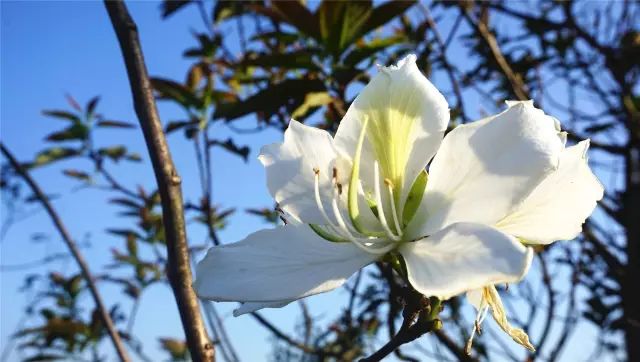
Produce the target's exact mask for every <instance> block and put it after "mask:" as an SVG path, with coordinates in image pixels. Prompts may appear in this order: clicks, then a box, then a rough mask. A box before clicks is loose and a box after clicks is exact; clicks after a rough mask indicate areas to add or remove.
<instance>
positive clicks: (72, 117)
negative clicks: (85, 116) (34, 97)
mask: <svg viewBox="0 0 640 362" xmlns="http://www.w3.org/2000/svg"><path fill="white" fill-rule="evenodd" d="M42 114H44V115H45V116H49V117H53V118H58V119H64V120H67V121H71V122H75V123H80V122H81V121H80V117H78V115H76V114H73V113H71V112H67V111H59V110H44V111H42Z"/></svg>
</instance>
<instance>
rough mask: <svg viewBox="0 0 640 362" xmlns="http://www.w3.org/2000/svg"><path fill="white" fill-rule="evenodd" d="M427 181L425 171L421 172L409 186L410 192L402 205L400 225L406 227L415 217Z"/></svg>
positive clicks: (427, 175)
mask: <svg viewBox="0 0 640 362" xmlns="http://www.w3.org/2000/svg"><path fill="white" fill-rule="evenodd" d="M428 179H429V174H428V173H427V171H425V170H422V172H420V174H418V177H417V178H416V180H415V181H414V182H413V185H411V190H410V191H409V195H407V201H406V202H405V204H404V211H402V225H403V226H405V227H406V226H407V225H409V222H410V221H411V220H412V219H413V217H414V216H415V215H416V211H418V207H419V206H420V202H422V196H424V190H425V189H426V187H427V180H428Z"/></svg>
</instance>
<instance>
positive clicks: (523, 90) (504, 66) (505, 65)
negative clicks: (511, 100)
mask: <svg viewBox="0 0 640 362" xmlns="http://www.w3.org/2000/svg"><path fill="white" fill-rule="evenodd" d="M469 5H470V4H469V3H467V2H465V1H461V2H460V8H461V10H462V13H463V14H464V16H465V17H466V18H467V20H468V21H469V24H470V25H471V26H472V27H473V28H475V30H476V31H477V32H478V34H479V35H480V37H481V38H482V39H483V40H484V42H485V43H486V44H487V46H488V47H489V50H490V51H491V54H492V55H493V58H494V60H495V61H496V63H497V64H498V66H499V67H500V69H501V70H502V73H504V75H505V77H507V80H509V84H511V89H512V90H513V93H514V94H515V96H516V98H518V100H521V101H526V100H529V99H530V97H529V94H528V92H527V87H526V85H525V84H524V82H523V81H522V77H520V75H519V74H517V73H516V72H514V71H513V69H512V68H511V66H510V65H509V62H507V59H506V58H505V57H504V55H503V54H502V50H500V45H498V41H497V40H496V37H495V36H494V35H493V33H491V30H489V27H488V26H487V23H485V22H484V21H483V20H474V19H473V15H472V14H471V6H469Z"/></svg>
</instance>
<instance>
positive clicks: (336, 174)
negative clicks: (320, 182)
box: [333, 167, 338, 180]
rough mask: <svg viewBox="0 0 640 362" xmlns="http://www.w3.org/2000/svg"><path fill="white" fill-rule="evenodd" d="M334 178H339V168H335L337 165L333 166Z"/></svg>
mask: <svg viewBox="0 0 640 362" xmlns="http://www.w3.org/2000/svg"><path fill="white" fill-rule="evenodd" d="M333 178H334V179H335V180H337V179H338V169H337V168H335V167H334V168H333Z"/></svg>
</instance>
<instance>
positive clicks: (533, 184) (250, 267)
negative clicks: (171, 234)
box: [194, 55, 602, 344]
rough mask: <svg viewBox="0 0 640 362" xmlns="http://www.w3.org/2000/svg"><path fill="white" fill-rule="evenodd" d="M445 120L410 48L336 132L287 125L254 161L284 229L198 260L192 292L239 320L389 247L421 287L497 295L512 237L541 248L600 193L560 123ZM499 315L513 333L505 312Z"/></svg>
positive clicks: (442, 293)
mask: <svg viewBox="0 0 640 362" xmlns="http://www.w3.org/2000/svg"><path fill="white" fill-rule="evenodd" d="M448 122H449V109H448V106H447V103H446V101H445V99H444V97H443V96H442V95H441V94H440V93H439V92H438V91H437V90H436V88H435V87H434V86H433V85H432V84H431V83H430V82H429V81H428V80H427V79H426V78H425V77H424V76H423V75H422V74H421V73H420V71H419V70H418V68H417V66H416V64H415V56H413V55H410V56H408V57H406V58H405V59H403V60H402V61H400V62H399V63H398V65H397V66H393V67H380V71H379V73H378V74H377V75H376V76H374V77H373V79H372V80H371V82H370V83H369V84H368V85H367V86H366V87H365V88H364V89H363V90H362V92H361V93H360V94H359V95H358V97H357V98H356V99H355V101H354V102H353V104H352V105H351V107H350V108H349V110H348V111H347V114H346V116H345V117H344V119H343V120H342V121H341V123H340V126H339V128H338V131H337V133H336V135H335V137H331V135H330V134H329V133H327V132H326V131H323V130H319V129H316V128H313V127H309V126H305V125H303V124H301V123H298V122H296V121H293V120H292V121H291V123H290V124H289V128H288V129H287V131H286V132H285V134H284V142H283V143H282V144H272V145H269V146H265V147H264V148H263V149H262V152H261V154H260V157H259V158H260V161H261V162H262V163H263V165H264V166H265V168H266V174H267V186H268V188H269V191H270V193H271V195H272V196H273V197H274V199H275V200H276V201H277V202H278V204H279V206H280V208H281V209H282V210H283V212H284V213H285V214H286V215H287V217H288V219H289V221H290V222H289V224H288V225H285V226H282V227H278V228H276V229H270V230H261V231H258V232H256V233H253V234H251V235H249V236H248V237H247V238H246V239H244V240H242V241H240V242H237V243H234V244H229V245H223V246H218V247H214V248H211V249H210V250H209V252H208V254H207V256H206V257H205V259H204V260H202V261H201V262H200V263H199V264H198V267H197V271H196V281H195V283H194V287H195V289H196V291H197V293H198V295H199V296H200V297H201V298H204V299H209V300H215V301H239V302H243V303H244V304H243V305H242V306H241V307H240V308H239V309H238V310H236V311H235V313H234V314H236V315H239V314H242V313H247V312H251V311H254V310H257V309H260V308H265V307H282V306H284V305H286V304H288V303H289V302H291V301H293V300H297V299H300V298H303V297H306V296H309V295H313V294H318V293H322V292H326V291H329V290H332V289H335V288H337V287H339V286H340V285H342V284H343V283H344V282H345V281H346V280H347V279H348V278H349V277H350V276H351V275H352V274H353V273H354V272H356V271H357V270H359V269H360V268H362V267H364V266H366V265H368V264H369V263H371V262H373V261H375V260H378V259H380V258H381V257H382V256H383V255H385V254H387V253H390V252H391V253H394V254H397V255H401V256H402V258H403V260H404V264H405V265H406V277H407V279H408V281H409V282H410V283H411V285H412V286H413V287H414V288H415V289H416V290H418V291H419V292H421V293H422V294H424V295H426V296H437V297H439V298H441V299H447V298H450V297H452V296H455V295H458V294H461V293H464V292H468V291H478V290H480V291H485V290H488V291H495V288H494V287H493V285H495V284H499V283H511V282H516V281H519V280H520V279H521V278H522V277H524V275H525V274H526V272H527V270H528V268H529V266H530V263H531V258H532V255H533V251H532V249H531V248H530V247H528V246H525V245H524V244H523V243H522V242H521V241H520V239H522V240H526V242H527V243H544V244H546V243H550V242H552V241H554V240H558V239H570V238H572V237H574V236H575V235H576V234H577V233H578V232H579V231H580V226H581V224H582V223H583V222H584V220H585V218H586V217H587V216H588V215H589V214H590V213H591V212H592V210H593V208H594V206H595V202H596V200H597V199H599V198H600V197H601V196H602V187H601V186H600V183H599V182H598V181H597V180H596V179H595V177H594V176H593V175H592V174H591V172H590V170H589V168H588V166H587V164H586V161H585V157H584V154H585V152H586V148H587V147H588V142H583V143H581V144H579V145H576V146H573V147H569V148H565V146H564V144H565V135H564V134H563V133H562V132H560V128H559V124H558V122H557V121H556V120H555V119H554V118H552V117H549V116H547V115H545V114H544V113H543V112H542V111H541V110H539V109H536V108H534V107H533V104H532V103H531V102H515V103H510V104H509V107H508V109H507V110H506V111H504V112H502V113H500V114H498V115H495V116H493V117H489V118H486V119H484V120H481V121H477V122H474V123H471V124H467V125H463V126H459V127H457V128H455V129H454V130H453V131H451V132H450V133H449V134H448V135H447V136H446V137H444V139H443V136H444V132H445V130H446V128H447V124H448ZM436 152H437V154H436ZM434 155H435V157H434ZM432 158H433V160H431V159H432ZM430 161H432V162H431V164H430V166H429V173H428V174H427V172H426V168H427V165H428V164H429V162H430ZM492 288H493V289H492ZM485 294H486V296H484V295H485ZM489 297H490V298H489ZM496 300H497V301H496ZM501 305H502V304H501V303H500V302H499V297H498V294H497V292H495V293H489V292H487V293H485V292H482V293H481V295H480V298H479V299H478V307H479V311H480V312H479V313H480V314H482V313H484V314H486V313H487V311H488V310H489V309H491V310H492V311H493V315H494V317H496V320H498V315H500V314H501V315H502V316H504V313H503V311H502V307H501ZM487 306H488V307H489V308H487ZM498 322H499V323H501V324H500V325H501V326H502V327H503V329H505V330H506V331H507V332H508V333H510V335H512V336H514V335H515V334H514V332H513V331H514V329H513V328H511V327H510V326H509V327H508V328H505V326H508V322H507V321H506V317H505V318H503V319H500V320H498ZM522 333H524V332H522ZM525 336H526V335H525ZM514 339H516V338H515V337H514ZM520 339H522V338H520ZM520 343H522V342H521V341H520ZM527 343H528V342H527ZM523 344H525V343H523Z"/></svg>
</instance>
